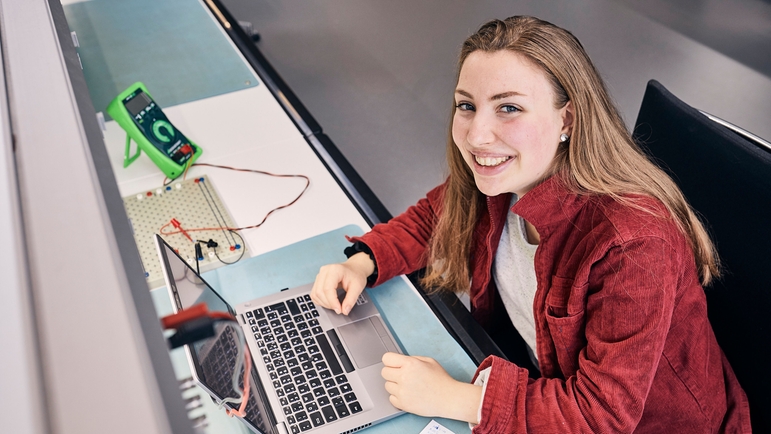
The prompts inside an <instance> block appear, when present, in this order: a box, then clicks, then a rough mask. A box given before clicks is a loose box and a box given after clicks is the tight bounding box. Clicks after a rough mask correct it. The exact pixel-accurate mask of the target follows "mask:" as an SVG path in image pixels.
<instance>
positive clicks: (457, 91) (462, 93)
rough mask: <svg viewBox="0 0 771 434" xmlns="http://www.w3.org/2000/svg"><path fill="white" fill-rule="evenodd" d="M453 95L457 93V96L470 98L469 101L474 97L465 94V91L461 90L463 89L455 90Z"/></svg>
mask: <svg viewBox="0 0 771 434" xmlns="http://www.w3.org/2000/svg"><path fill="white" fill-rule="evenodd" d="M455 93H459V94H461V95H463V96H465V97H466V98H471V99H474V97H473V96H471V94H470V93H468V92H466V91H465V90H463V89H455Z"/></svg>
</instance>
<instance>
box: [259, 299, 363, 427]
mask: <svg viewBox="0 0 771 434" xmlns="http://www.w3.org/2000/svg"><path fill="white" fill-rule="evenodd" d="M245 316H246V319H247V321H248V322H249V324H251V327H252V332H253V333H254V337H255V339H257V346H258V347H259V349H260V357H262V359H263V361H264V362H265V365H266V366H267V369H268V372H269V374H270V379H271V382H272V383H273V388H274V389H275V391H276V395H277V396H278V398H279V402H280V403H281V411H282V412H283V413H284V416H286V422H287V426H288V428H289V430H290V432H291V433H293V434H297V433H300V432H304V431H308V430H310V429H312V428H315V427H318V426H321V425H324V424H325V423H329V422H334V421H336V420H338V419H342V418H345V417H348V416H350V415H352V414H355V413H358V412H360V411H361V410H362V409H361V404H359V401H358V398H357V397H356V394H355V393H354V392H353V390H352V387H351V384H350V383H349V382H348V378H347V377H346V375H345V374H347V373H350V372H353V371H354V369H355V368H354V366H353V364H352V363H351V360H350V358H349V357H348V355H347V354H346V352H345V349H344V348H343V345H342V344H341V343H340V339H339V338H338V336H337V332H335V330H328V331H327V332H326V333H325V332H324V331H323V330H322V329H321V327H320V326H319V321H318V319H317V318H318V316H319V312H318V311H317V310H316V306H314V304H313V302H312V301H311V297H310V295H307V294H306V295H304V296H299V297H297V298H295V299H291V300H286V301H282V302H279V303H276V304H273V305H270V306H267V307H265V308H260V309H255V310H253V311H251V312H247V313H246V315H245ZM338 359H339V361H338Z"/></svg>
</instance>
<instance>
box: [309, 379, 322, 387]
mask: <svg viewBox="0 0 771 434" xmlns="http://www.w3.org/2000/svg"><path fill="white" fill-rule="evenodd" d="M308 385H309V386H310V387H312V388H314V389H315V388H317V387H321V380H319V379H318V378H313V379H311V380H309V381H308Z"/></svg>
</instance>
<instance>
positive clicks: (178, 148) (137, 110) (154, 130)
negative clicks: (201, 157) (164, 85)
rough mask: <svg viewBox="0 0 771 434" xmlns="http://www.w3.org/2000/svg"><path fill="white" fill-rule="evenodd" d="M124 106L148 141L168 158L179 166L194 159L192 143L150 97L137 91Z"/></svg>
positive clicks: (127, 99) (127, 98) (125, 100)
mask: <svg viewBox="0 0 771 434" xmlns="http://www.w3.org/2000/svg"><path fill="white" fill-rule="evenodd" d="M123 105H124V106H125V107H126V110H128V112H129V114H131V116H132V119H133V120H134V123H135V124H136V126H137V127H138V128H139V130H140V131H141V132H142V134H143V135H144V136H145V137H146V138H147V140H149V141H150V143H151V144H152V145H153V146H155V147H156V148H157V149H158V150H160V151H161V152H163V153H164V154H165V155H166V156H167V157H169V158H170V159H172V160H173V161H174V162H175V163H177V164H179V165H183V164H185V162H187V160H188V159H189V158H191V157H192V155H193V153H192V149H191V147H190V141H189V140H188V139H187V137H185V135H184V134H182V133H181V132H180V131H179V130H177V129H176V128H174V126H173V125H172V124H171V122H169V119H168V118H167V117H166V115H165V114H164V113H163V110H161V108H160V107H158V105H157V104H156V103H155V101H153V100H152V99H151V98H150V96H149V95H147V94H146V93H145V92H143V91H142V90H141V89H137V91H136V92H133V93H132V94H131V95H129V96H127V97H126V98H125V99H124V100H123ZM186 145H187V146H186Z"/></svg>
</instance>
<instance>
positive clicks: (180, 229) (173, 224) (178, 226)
mask: <svg viewBox="0 0 771 434" xmlns="http://www.w3.org/2000/svg"><path fill="white" fill-rule="evenodd" d="M171 225H172V226H174V227H175V228H177V229H179V231H180V232H182V235H184V236H186V237H187V239H188V240H190V242H193V239H192V238H190V235H189V234H188V233H187V231H186V230H184V229H182V225H181V224H180V223H179V221H178V220H177V219H175V218H173V219H171Z"/></svg>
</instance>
